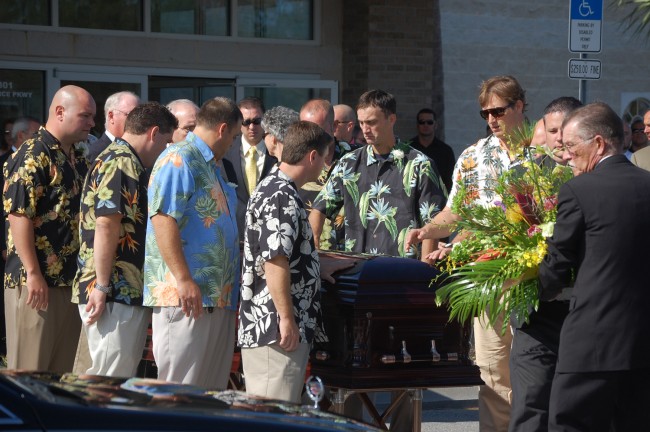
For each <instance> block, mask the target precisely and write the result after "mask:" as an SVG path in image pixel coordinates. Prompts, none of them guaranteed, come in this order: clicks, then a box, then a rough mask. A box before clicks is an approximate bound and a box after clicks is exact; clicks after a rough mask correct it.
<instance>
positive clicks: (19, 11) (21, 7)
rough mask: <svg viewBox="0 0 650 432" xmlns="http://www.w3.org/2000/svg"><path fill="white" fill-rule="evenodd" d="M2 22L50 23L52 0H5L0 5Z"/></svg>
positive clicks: (0, 19)
mask: <svg viewBox="0 0 650 432" xmlns="http://www.w3.org/2000/svg"><path fill="white" fill-rule="evenodd" d="M0 22H1V23H6V24H29V25H50V2H49V1H48V0H31V1H19V0H14V1H4V2H3V4H2V7H0Z"/></svg>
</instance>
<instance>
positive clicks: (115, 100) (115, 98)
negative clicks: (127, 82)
mask: <svg viewBox="0 0 650 432" xmlns="http://www.w3.org/2000/svg"><path fill="white" fill-rule="evenodd" d="M127 95H130V96H133V97H134V98H136V99H137V100H138V101H139V100H140V96H138V95H137V94H135V93H133V92H130V91H121V92H117V93H113V94H112V95H110V96H109V97H107V98H106V103H104V116H105V117H106V119H108V112H109V111H112V110H114V109H117V107H118V106H119V105H120V102H121V101H122V98H123V97H124V96H127Z"/></svg>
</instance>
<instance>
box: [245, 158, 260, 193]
mask: <svg viewBox="0 0 650 432" xmlns="http://www.w3.org/2000/svg"><path fill="white" fill-rule="evenodd" d="M244 168H245V170H246V183H247V186H248V195H252V194H253V190H254V189H255V186H256V185H257V149H256V148H255V147H250V148H249V149H248V153H246V164H245V166H244Z"/></svg>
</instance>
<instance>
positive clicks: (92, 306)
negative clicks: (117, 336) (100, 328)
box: [86, 289, 106, 325]
mask: <svg viewBox="0 0 650 432" xmlns="http://www.w3.org/2000/svg"><path fill="white" fill-rule="evenodd" d="M104 309H106V293H103V292H101V291H100V290H98V289H94V290H92V291H91V293H90V295H89V296H88V304H86V312H90V314H89V315H88V320H87V321H86V325H92V324H95V323H96V322H97V320H99V317H101V316H102V314H103V313H104Z"/></svg>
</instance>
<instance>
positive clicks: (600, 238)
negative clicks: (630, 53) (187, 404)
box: [539, 103, 650, 431]
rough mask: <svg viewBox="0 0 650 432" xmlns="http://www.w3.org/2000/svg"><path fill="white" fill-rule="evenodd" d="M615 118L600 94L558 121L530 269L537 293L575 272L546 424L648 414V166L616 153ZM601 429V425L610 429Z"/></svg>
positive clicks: (630, 426)
mask: <svg viewBox="0 0 650 432" xmlns="http://www.w3.org/2000/svg"><path fill="white" fill-rule="evenodd" d="M622 141H623V125H622V122H621V119H620V118H619V117H618V116H617V115H616V113H615V112H614V111H613V110H612V109H611V108H610V107H609V106H607V105H606V104H604V103H592V104H589V105H586V106H584V107H581V108H578V109H576V110H575V111H573V112H571V113H570V114H568V115H567V117H566V118H565V120H564V122H563V124H562V144H563V147H564V149H565V153H564V158H565V159H566V160H568V162H569V164H570V165H571V166H573V167H574V168H575V169H577V170H578V171H579V172H581V173H582V174H580V175H579V176H577V177H575V178H573V179H571V180H570V181H568V182H567V183H566V184H565V185H563V186H562V188H561V189H560V193H559V197H558V199H559V205H558V215H557V223H556V225H555V231H554V233H553V236H552V237H551V238H550V239H549V242H548V255H547V256H546V258H545V260H544V261H543V263H542V265H541V267H540V270H539V279H540V296H541V298H542V299H544V298H552V297H553V296H554V295H556V294H557V293H558V292H559V290H561V289H562V288H564V287H566V286H567V285H569V283H570V282H571V281H572V279H573V278H575V282H574V289H573V295H572V296H571V300H570V304H569V314H568V315H567V317H566V319H565V321H564V324H563V326H562V331H561V334H560V348H559V353H558V364H557V368H556V373H555V377H554V378H553V386H552V390H551V402H550V419H549V430H552V431H610V430H624V431H629V430H639V428H644V427H647V425H648V424H650V423H649V417H650V415H649V414H650V409H649V408H648V407H650V391H648V389H649V388H650V361H648V359H649V358H650V344H648V343H647V339H648V331H649V330H650V325H649V324H648V319H647V318H646V317H647V315H648V306H649V305H650V279H649V278H648V270H647V267H648V264H647V260H648V256H649V255H650V224H648V220H650V173H647V172H646V171H644V170H642V169H640V168H637V167H635V166H634V165H632V164H631V163H630V162H629V161H628V160H627V158H626V157H625V156H624V155H622V154H620V153H621V147H622ZM610 428H611V429H610Z"/></svg>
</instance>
